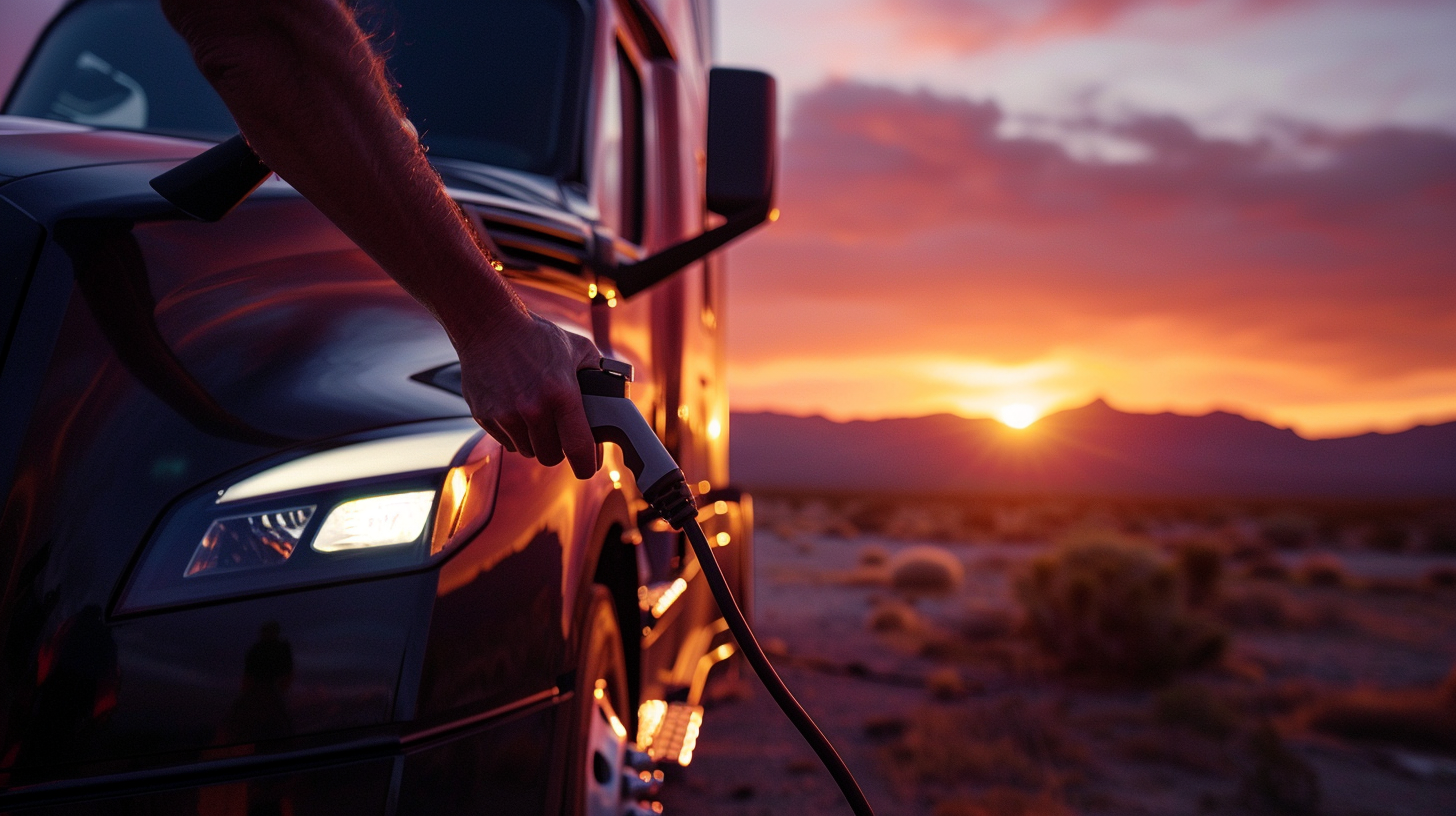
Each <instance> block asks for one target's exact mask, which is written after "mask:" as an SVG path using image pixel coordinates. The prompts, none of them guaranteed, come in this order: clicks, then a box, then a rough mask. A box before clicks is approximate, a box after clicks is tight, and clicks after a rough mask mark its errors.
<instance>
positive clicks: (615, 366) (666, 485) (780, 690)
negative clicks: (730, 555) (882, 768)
mask: <svg viewBox="0 0 1456 816" xmlns="http://www.w3.org/2000/svg"><path fill="white" fill-rule="evenodd" d="M576 379H577V382H578V383H579V384H580V385H581V400H582V405H583V406H584V407H585V408H586V418H587V422H588V423H589V424H590V425H591V429H592V436H593V437H594V438H595V439H596V440H597V441H598V442H611V443H613V444H615V445H617V446H618V447H620V448H621V449H622V458H623V459H624V460H625V461H626V463H627V468H628V469H629V470H631V471H632V476H633V478H635V479H636V480H637V486H638V487H639V488H640V489H641V490H642V497H643V498H644V499H646V500H647V503H648V504H649V505H651V507H652V509H653V510H655V511H656V512H657V514H658V515H659V516H661V517H662V518H663V520H665V521H666V522H667V523H668V524H671V525H672V526H673V528H675V529H677V530H681V531H682V532H683V533H684V534H686V535H687V537H688V541H689V542H691V543H692V545H693V553H694V554H696V555H697V558H698V566H699V567H701V568H702V570H703V577H704V578H705V579H706V580H707V582H708V588H709V589H710V590H711V591H712V593H713V599H714V600H715V601H717V603H718V609H719V611H720V612H722V613H723V619H724V620H726V621H727V622H728V628H729V630H730V631H732V632H733V638H734V640H736V641H738V648H740V649H742V650H743V656H744V657H745V658H747V660H748V663H749V665H751V666H752V667H753V671H754V673H755V674H757V675H758V679H759V680H761V681H762V682H763V685H764V686H765V687H766V688H767V689H768V693H769V694H770V695H771V696H772V697H773V698H774V702H775V703H778V706H779V708H780V709H782V710H783V712H784V714H785V715H786V716H787V717H788V718H789V720H790V722H792V723H793V724H794V727H795V728H797V729H798V730H799V733H800V734H802V735H803V737H804V739H805V741H807V742H808V743H809V747H810V748H813V749H814V753H815V754H818V756H819V760H820V761H821V762H823V763H824V767H825V768H826V769H828V771H829V774H830V775H831V776H833V777H834V781H835V783H836V784H837V785H839V789H840V791H841V792H843V793H844V798H845V799H846V800H847V801H848V802H849V806H850V809H851V810H853V811H854V813H855V816H874V811H873V810H872V809H871V808H870V803H869V800H867V799H865V795H864V792H863V791H861V790H860V787H859V783H858V782H856V781H855V778H854V775H853V774H851V773H850V772H849V768H848V767H847V766H846V765H845V764H844V760H843V759H841V758H840V756H839V753H838V752H837V751H835V750H834V746H833V745H831V744H830V743H829V739H828V738H827V737H825V736H824V732H823V731H820V730H819V726H817V725H815V723H814V720H813V719H812V718H810V717H809V714H808V712H806V711H804V708H803V706H801V705H799V701H798V700H796V699H794V695H793V694H792V693H791V692H790V691H789V688H788V686H786V685H784V681H783V680H781V679H779V675H778V672H776V671H774V667H773V664H771V663H769V661H768V656H767V655H765V654H764V653H763V647H761V646H759V645H758V640H757V639H756V638H754V636H753V630H752V629H751V628H749V626H748V620H747V619H746V618H745V617H744V616H743V610H741V609H739V608H738V602H737V601H736V600H735V599H734V598H733V592H732V590H730V589H729V588H728V581H727V580H726V579H725V578H724V577H723V570H722V569H720V568H719V567H718V560H717V558H716V557H715V556H714V555H713V548H712V545H711V544H709V543H708V538H707V536H705V535H703V528H702V527H700V526H698V507H697V500H696V499H694V498H693V493H692V490H691V489H689V488H688V482H687V477H686V476H684V475H683V472H682V470H681V469H680V468H678V466H677V462H675V461H673V458H672V455H671V454H669V453H668V452H667V448H665V447H663V444H662V442H661V440H659V439H658V438H657V434H655V433H653V432H652V428H651V426H649V425H648V424H647V420H646V419H644V418H643V417H642V413H641V412H640V411H638V410H637V406H636V405H634V404H633V403H632V401H631V400H630V399H628V398H627V394H628V391H627V389H628V384H629V382H630V381H631V379H632V366H630V365H628V364H626V363H623V362H620V361H617V360H611V359H607V358H603V360H602V363H601V368H596V369H583V370H581V371H578V372H577V373H576Z"/></svg>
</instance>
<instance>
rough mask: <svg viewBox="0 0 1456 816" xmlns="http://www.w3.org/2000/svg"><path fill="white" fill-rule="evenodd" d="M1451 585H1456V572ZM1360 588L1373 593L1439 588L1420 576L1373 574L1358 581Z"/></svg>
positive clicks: (1410, 592)
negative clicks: (1405, 576) (1398, 576)
mask: <svg viewBox="0 0 1456 816" xmlns="http://www.w3.org/2000/svg"><path fill="white" fill-rule="evenodd" d="M1451 577H1452V580H1453V586H1456V573H1453V574H1452V576H1451ZM1360 588H1361V589H1363V590H1365V591H1366V592H1370V593H1373V594H1375V595H1419V594H1422V593H1424V592H1426V591H1428V590H1432V589H1439V588H1440V587H1438V586H1435V585H1433V584H1431V583H1429V582H1428V581H1426V580H1424V579H1422V578H1397V577H1390V576H1379V575H1377V576H1374V577H1371V578H1366V579H1364V580H1362V581H1361V582H1360Z"/></svg>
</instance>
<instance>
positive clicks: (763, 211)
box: [602, 68, 778, 298]
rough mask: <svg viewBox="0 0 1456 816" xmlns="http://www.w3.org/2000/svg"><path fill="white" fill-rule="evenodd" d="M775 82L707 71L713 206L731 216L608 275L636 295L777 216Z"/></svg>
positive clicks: (758, 75) (759, 75)
mask: <svg viewBox="0 0 1456 816" xmlns="http://www.w3.org/2000/svg"><path fill="white" fill-rule="evenodd" d="M775 97H776V94H775V90H774V78H773V77H772V76H770V75H768V74H766V73H764V72H762V71H748V70H743V69H739V68H714V69H712V71H711V72H709V74H708V173H707V175H708V178H707V204H708V209H709V210H711V211H712V212H715V213H717V214H719V215H721V216H724V217H725V218H727V219H728V220H727V222H726V223H723V224H721V225H719V226H717V227H714V228H713V229H710V230H708V231H707V232H705V233H703V234H701V235H699V236H697V237H695V238H689V239H688V240H686V241H683V242H682V243H679V244H675V245H673V246H671V247H668V248H667V249H664V250H663V251H661V252H659V253H657V254H656V255H653V256H651V257H649V258H645V259H643V260H641V261H638V262H637V263H632V264H624V265H621V266H617V267H616V268H614V269H610V270H602V271H603V272H604V273H605V274H607V275H609V276H610V277H612V278H613V279H614V280H615V281H616V283H617V291H618V293H619V296H620V297H624V298H625V297H631V296H632V295H634V294H636V293H638V292H641V291H642V290H643V289H646V288H648V287H649V286H652V285H653V284H655V283H658V282H659V281H662V280H665V279H666V278H668V277H671V276H672V275H673V274H674V273H675V272H677V271H678V270H680V269H682V268H683V267H685V266H687V265H688V264H690V263H694V262H695V261H700V260H702V259H703V258H704V257H705V256H707V254H708V253H710V252H712V251H714V250H716V249H718V248H719V247H721V246H723V245H724V244H726V243H728V242H729V241H731V240H733V239H734V238H737V237H738V236H740V235H742V234H743V233H745V232H748V231H749V230H751V229H753V228H754V227H756V226H758V225H759V224H762V223H763V222H764V221H767V220H769V219H770V218H771V214H772V213H773V211H774V206H773V205H774V178H775V176H776V174H777V170H778V155H777V154H778V128H777V120H778V108H777V100H776V98H775Z"/></svg>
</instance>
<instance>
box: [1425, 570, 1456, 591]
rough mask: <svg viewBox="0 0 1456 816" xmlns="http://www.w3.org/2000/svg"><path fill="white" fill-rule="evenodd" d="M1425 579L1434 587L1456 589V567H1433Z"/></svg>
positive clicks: (1428, 584)
mask: <svg viewBox="0 0 1456 816" xmlns="http://www.w3.org/2000/svg"><path fill="white" fill-rule="evenodd" d="M1423 580H1424V581H1425V584H1426V586H1428V587H1430V588H1432V589H1456V567H1431V568H1430V569H1428V570H1426V575H1425V577H1424V579H1423Z"/></svg>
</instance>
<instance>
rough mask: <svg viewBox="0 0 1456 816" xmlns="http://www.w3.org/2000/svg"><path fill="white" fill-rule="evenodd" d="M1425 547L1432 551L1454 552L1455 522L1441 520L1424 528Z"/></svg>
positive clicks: (1455, 541) (1455, 539) (1455, 547)
mask: <svg viewBox="0 0 1456 816" xmlns="http://www.w3.org/2000/svg"><path fill="white" fill-rule="evenodd" d="M1426 549H1429V550H1431V551H1433V552H1442V553H1450V552H1456V523H1453V522H1451V521H1447V520H1442V521H1437V522H1433V523H1432V524H1431V525H1430V526H1429V527H1427V528H1426Z"/></svg>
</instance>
